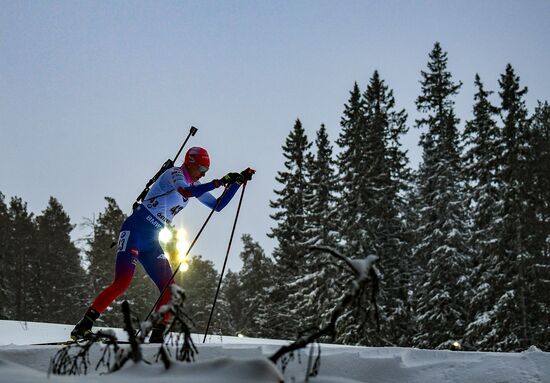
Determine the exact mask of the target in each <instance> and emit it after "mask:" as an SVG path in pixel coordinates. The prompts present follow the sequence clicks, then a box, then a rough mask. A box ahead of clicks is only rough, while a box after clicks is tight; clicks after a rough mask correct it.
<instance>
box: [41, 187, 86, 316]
mask: <svg viewBox="0 0 550 383" xmlns="http://www.w3.org/2000/svg"><path fill="white" fill-rule="evenodd" d="M36 225H37V229H38V231H37V239H38V244H39V246H38V249H37V252H36V255H35V260H36V262H35V265H36V266H35V269H36V270H35V272H34V273H33V283H34V284H37V285H46V286H48V288H47V289H40V290H41V299H40V301H42V304H41V305H40V306H39V311H38V313H39V316H40V317H41V318H42V320H45V321H51V322H54V323H73V322H75V321H76V320H78V319H79V316H80V315H79V313H78V312H76V311H75V310H74V308H75V307H79V306H81V305H82V303H84V302H85V301H87V300H88V296H87V294H86V289H85V283H86V278H85V272H84V269H83V268H82V265H81V259H80V253H79V250H78V248H77V247H76V246H75V244H74V243H73V242H72V240H71V231H72V230H73V228H74V226H73V225H72V224H71V222H70V218H69V216H68V215H67V213H66V212H65V211H64V209H63V206H62V205H61V204H60V203H59V201H57V200H56V199H55V198H54V197H50V199H49V201H48V206H47V207H46V209H44V210H43V211H42V214H41V215H39V216H37V217H36Z"/></svg>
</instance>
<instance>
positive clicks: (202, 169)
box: [198, 165, 208, 174]
mask: <svg viewBox="0 0 550 383" xmlns="http://www.w3.org/2000/svg"><path fill="white" fill-rule="evenodd" d="M198 169H199V172H201V173H203V174H204V173H206V172H207V171H208V167H207V166H202V165H199V166H198Z"/></svg>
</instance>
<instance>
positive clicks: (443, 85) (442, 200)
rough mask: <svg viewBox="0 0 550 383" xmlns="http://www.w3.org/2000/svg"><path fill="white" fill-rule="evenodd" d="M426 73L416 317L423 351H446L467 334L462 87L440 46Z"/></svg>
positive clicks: (420, 100) (419, 123) (422, 98)
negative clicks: (458, 104) (458, 112)
mask: <svg viewBox="0 0 550 383" xmlns="http://www.w3.org/2000/svg"><path fill="white" fill-rule="evenodd" d="M429 56H430V61H429V62H428V71H422V72H421V74H422V81H421V85H422V93H421V95H420V96H419V97H418V98H417V100H416V105H417V109H418V111H419V112H420V113H422V117H421V118H420V119H418V120H417V121H416V124H417V127H418V128H424V127H426V128H427V131H426V132H423V133H422V135H421V138H420V145H421V146H422V148H423V163H422V165H421V167H420V170H419V179H418V182H419V188H418V191H419V196H418V201H419V208H420V212H419V216H420V226H419V227H418V229H417V232H416V238H417V241H418V243H417V245H416V246H415V248H414V256H415V258H416V260H417V261H418V262H420V265H421V266H422V268H423V270H424V273H423V274H422V275H421V276H420V277H419V278H418V280H417V281H416V283H417V286H416V288H417V289H416V293H417V298H416V300H417V307H416V315H417V322H418V327H419V333H418V334H417V335H416V336H415V338H414V342H415V344H416V345H417V346H420V347H436V348H443V347H447V346H448V344H449V342H450V341H452V340H454V339H461V338H462V336H463V333H464V327H465V321H466V319H467V317H466V310H465V302H464V293H465V291H466V290H467V289H468V286H467V283H466V279H465V278H463V277H462V276H463V274H464V272H465V269H466V266H467V262H468V252H467V248H466V246H465V241H466V238H468V232H467V223H466V216H465V211H464V196H463V193H462V190H461V189H462V188H461V186H462V184H461V180H460V168H461V161H460V152H459V146H458V139H459V133H458V128H457V126H458V123H459V120H458V118H457V117H456V116H455V112H454V107H453V106H454V101H453V99H452V97H453V96H454V95H455V94H457V92H458V89H459V88H460V86H461V84H460V83H454V82H453V81H452V76H451V73H450V72H449V71H448V70H447V53H446V52H443V50H442V49H441V46H440V44H439V43H435V45H434V48H433V49H432V51H431V52H430V55H429Z"/></svg>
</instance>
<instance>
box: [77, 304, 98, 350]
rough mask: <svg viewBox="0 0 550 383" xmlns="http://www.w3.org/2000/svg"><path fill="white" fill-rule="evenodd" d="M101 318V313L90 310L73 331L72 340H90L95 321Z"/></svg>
mask: <svg viewBox="0 0 550 383" xmlns="http://www.w3.org/2000/svg"><path fill="white" fill-rule="evenodd" d="M97 318H99V313H98V312H97V311H95V310H94V309H93V308H91V307H90V308H89V309H88V311H86V314H84V317H83V318H82V319H81V320H80V321H79V322H78V323H77V324H76V326H74V329H73V331H71V339H72V340H74V341H75V342H76V341H77V340H80V339H89V338H91V337H92V335H93V333H92V326H93V325H94V322H95V320H96V319H97Z"/></svg>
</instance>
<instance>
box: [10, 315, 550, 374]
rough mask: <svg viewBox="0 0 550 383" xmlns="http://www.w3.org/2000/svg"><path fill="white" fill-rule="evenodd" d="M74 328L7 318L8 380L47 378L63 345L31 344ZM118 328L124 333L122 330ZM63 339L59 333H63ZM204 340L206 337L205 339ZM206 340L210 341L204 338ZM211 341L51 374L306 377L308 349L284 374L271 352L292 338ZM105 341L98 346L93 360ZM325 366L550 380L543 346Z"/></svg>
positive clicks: (327, 355) (389, 351) (369, 354)
mask: <svg viewBox="0 0 550 383" xmlns="http://www.w3.org/2000/svg"><path fill="white" fill-rule="evenodd" d="M70 327H71V326H63V325H51V324H37V323H28V324H27V326H22V325H20V324H19V323H18V322H10V321H0V382H6V383H7V382H10V383H27V382H42V381H44V380H45V379H46V377H47V370H48V366H49V361H50V358H51V357H52V356H53V355H54V354H55V352H56V351H57V350H58V349H59V347H58V346H33V345H30V344H31V343H36V342H41V341H45V340H46V341H51V340H53V339H54V338H55V340H59V339H65V338H66V337H67V334H68V331H70ZM117 333H118V331H117ZM56 336H57V338H56ZM197 337H198V336H197ZM201 340H202V339H201ZM208 341H209V343H206V344H202V343H200V342H197V346H198V349H199V354H198V355H197V362H195V363H191V364H183V363H174V365H173V368H171V369H170V370H165V369H164V367H163V366H162V365H161V364H152V365H146V364H138V365H134V364H132V363H131V362H129V363H128V365H127V366H125V368H123V369H122V370H121V371H119V372H116V373H114V374H108V375H99V373H98V372H96V371H93V368H92V371H91V372H90V373H89V374H88V375H87V376H79V377H65V376H63V377H60V376H51V377H50V381H52V382H77V381H78V382H113V383H123V382H140V381H143V382H145V381H147V382H151V381H152V378H154V381H155V382H167V383H172V382H174V383H175V382H182V383H187V382H196V383H202V382H209V383H210V382H211V383H215V382H227V383H233V382H277V381H280V380H281V379H284V381H286V382H304V380H305V370H306V365H307V359H308V355H309V354H308V353H309V349H308V350H301V352H300V353H299V355H296V357H295V358H294V360H292V361H291V363H289V365H288V366H287V368H286V369H285V371H284V373H283V372H282V369H281V366H280V365H279V366H274V365H273V364H271V363H270V362H269V361H268V360H267V358H265V356H269V355H271V354H272V353H273V352H274V351H275V350H277V349H278V347H279V346H280V345H281V344H284V343H285V342H284V341H279V340H269V339H268V340H259V339H252V338H235V337H219V336H212V337H209V339H208ZM102 347H105V346H104V345H100V344H97V345H94V347H93V350H92V355H91V359H92V361H94V360H97V359H98V357H99V355H100V353H101V349H102ZM157 348H158V347H157V346H155V345H144V346H143V354H144V357H145V359H146V360H150V361H154V354H155V353H156V350H157ZM321 353H322V356H321V369H320V373H319V376H318V377H315V378H312V379H310V382H313V383H329V382H331V383H357V382H376V383H402V382H411V383H441V382H451V383H453V382H457V383H458V382H468V383H470V382H473V383H475V382H479V383H493V382H495V383H496V382H499V383H505V382H510V383H523V382H526V383H530V382H533V383H550V353H546V352H542V351H541V350H539V349H537V348H536V347H531V348H530V349H529V350H527V351H525V352H522V353H484V352H456V351H440V350H437V351H434V350H418V349H411V348H399V347H387V348H376V347H353V346H341V345H323V346H322V347H321Z"/></svg>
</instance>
